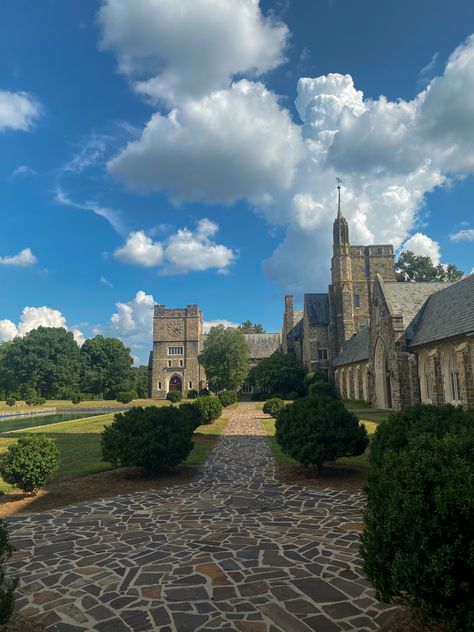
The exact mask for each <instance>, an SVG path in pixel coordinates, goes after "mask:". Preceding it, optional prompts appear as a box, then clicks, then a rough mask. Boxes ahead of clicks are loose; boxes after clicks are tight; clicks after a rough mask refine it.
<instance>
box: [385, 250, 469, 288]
mask: <svg viewBox="0 0 474 632" xmlns="http://www.w3.org/2000/svg"><path fill="white" fill-rule="evenodd" d="M395 274H396V277H397V281H458V280H459V279H460V278H462V276H463V275H464V272H462V271H461V270H459V269H458V268H457V267H456V266H455V265H454V264H452V263H449V264H447V265H442V264H441V263H438V265H435V264H434V263H433V261H432V260H431V258H430V257H426V256H422V255H415V254H414V253H413V252H412V251H411V250H405V251H404V252H402V253H401V254H400V256H399V257H398V260H397V261H396V263H395Z"/></svg>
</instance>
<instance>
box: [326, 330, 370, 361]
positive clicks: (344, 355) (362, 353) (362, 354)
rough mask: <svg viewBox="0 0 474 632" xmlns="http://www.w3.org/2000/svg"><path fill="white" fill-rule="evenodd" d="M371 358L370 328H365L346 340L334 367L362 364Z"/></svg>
mask: <svg viewBox="0 0 474 632" xmlns="http://www.w3.org/2000/svg"><path fill="white" fill-rule="evenodd" d="M368 358H369V328H368V327H364V329H361V330H360V331H358V332H357V333H356V334H354V335H353V336H352V338H349V340H346V342H345V343H344V346H343V348H342V351H341V353H340V354H339V355H338V356H337V358H336V359H335V360H334V362H333V366H343V365H344V364H352V363H353V362H361V361H362V360H368Z"/></svg>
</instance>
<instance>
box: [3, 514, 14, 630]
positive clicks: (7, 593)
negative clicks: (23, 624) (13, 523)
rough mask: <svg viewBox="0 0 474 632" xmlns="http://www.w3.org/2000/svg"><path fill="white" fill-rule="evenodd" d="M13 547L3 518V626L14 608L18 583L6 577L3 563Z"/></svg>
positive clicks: (4, 563)
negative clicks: (14, 594)
mask: <svg viewBox="0 0 474 632" xmlns="http://www.w3.org/2000/svg"><path fill="white" fill-rule="evenodd" d="M12 551H13V547H12V546H11V544H10V539H9V536H8V528H7V525H6V523H5V522H4V521H3V520H0V626H2V629H3V626H5V625H6V624H7V623H8V621H9V619H10V617H11V615H12V614H13V610H14V608H15V598H14V596H13V593H14V591H15V588H16V586H17V584H18V579H17V578H16V577H15V578H13V579H6V577H5V565H6V561H7V560H8V558H9V557H10V556H11V554H12Z"/></svg>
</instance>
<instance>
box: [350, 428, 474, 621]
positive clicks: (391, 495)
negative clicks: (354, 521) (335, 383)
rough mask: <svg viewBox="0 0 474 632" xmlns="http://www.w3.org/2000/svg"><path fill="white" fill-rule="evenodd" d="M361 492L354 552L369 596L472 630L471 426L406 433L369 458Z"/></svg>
mask: <svg viewBox="0 0 474 632" xmlns="http://www.w3.org/2000/svg"><path fill="white" fill-rule="evenodd" d="M440 425H442V424H440ZM393 429H394V430H395V426H393ZM377 432H378V431H377ZM365 491H366V494H367V505H366V509H365V514H364V523H365V528H364V531H363V533H362V536H361V540H362V548H361V553H362V557H363V560H364V571H365V573H366V575H367V576H368V578H369V579H370V580H371V581H372V583H373V585H374V587H375V590H376V593H377V597H378V598H379V599H382V600H383V601H396V602H399V601H402V602H404V603H407V604H409V605H410V606H412V607H413V608H415V610H417V611H418V612H419V614H421V615H422V616H423V618H425V619H426V618H428V619H431V620H432V621H433V622H436V623H440V624H442V625H444V626H445V627H446V629H447V630H451V631H452V632H458V631H460V630H466V631H467V630H474V530H473V524H474V427H473V426H472V425H471V427H470V428H467V427H465V428H461V429H459V428H457V429H456V430H454V431H449V432H447V433H446V434H443V435H441V436H437V433H436V432H433V431H430V432H426V433H422V434H417V433H414V434H411V435H410V433H409V437H408V441H407V442H406V444H405V445H404V446H403V447H402V448H401V449H387V450H384V451H383V454H381V455H378V456H377V461H376V462H374V461H373V460H372V459H371V463H370V466H369V472H368V479H367V484H366V487H365Z"/></svg>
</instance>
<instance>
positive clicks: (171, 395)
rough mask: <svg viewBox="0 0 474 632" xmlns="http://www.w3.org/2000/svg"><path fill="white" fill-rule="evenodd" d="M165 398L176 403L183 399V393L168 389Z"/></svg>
mask: <svg viewBox="0 0 474 632" xmlns="http://www.w3.org/2000/svg"><path fill="white" fill-rule="evenodd" d="M166 399H167V400H168V401H169V402H171V403H172V404H176V402H180V401H181V400H182V399H183V394H182V393H181V391H168V393H167V395H166Z"/></svg>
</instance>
